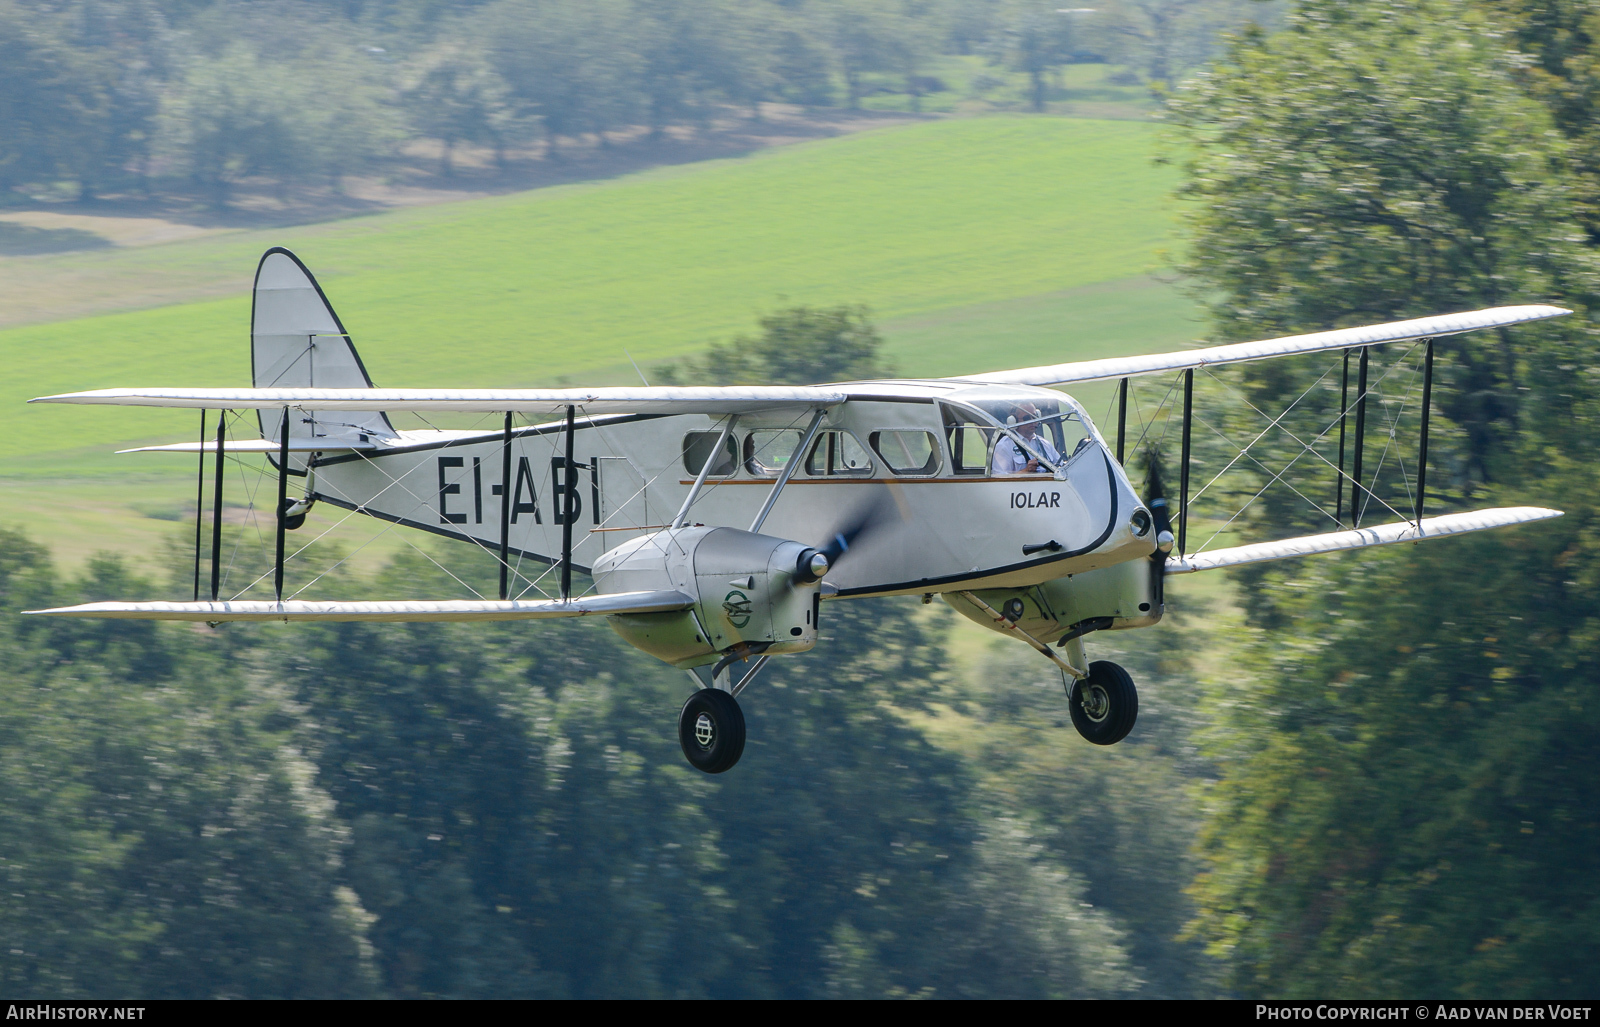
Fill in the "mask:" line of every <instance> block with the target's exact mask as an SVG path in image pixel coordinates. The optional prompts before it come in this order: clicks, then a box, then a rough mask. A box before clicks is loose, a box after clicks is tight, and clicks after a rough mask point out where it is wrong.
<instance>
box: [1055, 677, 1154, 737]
mask: <svg viewBox="0 0 1600 1027" xmlns="http://www.w3.org/2000/svg"><path fill="white" fill-rule="evenodd" d="M1068 706H1069V707H1070V708H1071V710H1072V726H1073V727H1075V728H1077V729H1078V734H1080V735H1082V736H1083V737H1084V740H1085V741H1088V742H1092V743H1093V744H1095V745H1115V744H1117V743H1118V742H1120V741H1122V740H1123V739H1124V738H1126V737H1128V732H1129V731H1132V730H1133V722H1134V721H1135V720H1137V719H1138V717H1139V693H1138V691H1137V690H1136V689H1135V688H1134V687H1133V677H1132V676H1131V675H1129V673H1128V672H1127V671H1125V670H1123V669H1122V668H1121V667H1119V666H1117V665H1116V664H1115V663H1112V662H1111V661H1109V660H1097V661H1095V662H1094V663H1091V664H1089V676H1088V677H1087V678H1085V679H1084V680H1082V681H1078V682H1074V683H1073V686H1072V695H1071V698H1070V699H1069V700H1068Z"/></svg>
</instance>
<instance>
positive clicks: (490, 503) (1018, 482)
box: [312, 382, 1154, 597]
mask: <svg viewBox="0 0 1600 1027" xmlns="http://www.w3.org/2000/svg"><path fill="white" fill-rule="evenodd" d="M840 388H841V389H842V390H843V391H846V392H848V393H849V395H850V397H851V398H850V399H849V400H848V401H846V402H844V403H842V404H839V405H837V406H834V407H832V408H830V409H828V410H827V411H826V413H825V415H824V417H823V419H822V421H821V423H820V424H819V426H818V430H817V433H816V436H815V439H816V440H817V441H815V442H813V443H812V444H811V445H809V446H808V447H807V452H806V453H800V454H798V455H795V456H793V457H792V459H794V460H797V461H801V466H798V467H797V469H796V470H795V471H794V472H793V476H792V478H791V479H790V480H789V482H788V483H787V485H786V486H785V487H784V489H783V491H782V492H781V494H780V495H779V497H778V499H777V502H776V504H775V505H774V506H773V508H772V511H771V513H770V515H769V516H768V517H767V518H766V520H765V523H764V524H763V525H762V527H761V529H760V530H761V532H762V533H763V534H765V535H771V536H777V537H779V538H789V539H794V540H796V541H799V542H803V543H806V544H808V545H814V546H819V547H820V546H824V545H826V544H828V543H829V542H830V541H831V540H833V539H834V538H835V536H836V535H838V534H840V533H841V532H853V533H854V534H855V538H854V540H853V544H852V545H851V547H850V551H849V554H848V558H846V559H841V560H839V561H838V566H837V567H835V568H834V569H833V570H831V571H830V572H829V574H828V575H827V581H828V584H829V585H831V586H833V587H836V588H837V589H838V594H839V596H840V597H849V596H872V595H897V594H915V593H928V592H950V591H957V590H963V589H984V588H1007V587H1026V586H1030V585H1036V584H1040V583H1042V582H1045V581H1048V580H1051V579H1054V578H1060V577H1064V576H1066V575H1069V574H1078V573H1081V572H1084V571H1088V570H1093V569H1096V568H1101V567H1107V566H1110V565H1112V564H1116V563H1121V562H1125V561H1129V560H1134V559H1138V558H1141V557H1145V556H1148V555H1149V554H1150V553H1151V552H1152V551H1153V550H1154V542H1153V540H1152V538H1151V536H1150V534H1149V533H1146V535H1145V536H1144V537H1139V536H1137V535H1136V534H1135V532H1134V529H1133V528H1132V527H1130V518H1131V517H1132V515H1133V514H1134V512H1135V511H1137V510H1139V509H1140V508H1141V506H1142V505H1143V504H1142V503H1141V502H1140V500H1139V497H1138V496H1137V494H1136V493H1135V492H1134V490H1133V488H1132V487H1131V486H1130V485H1129V482H1128V479H1127V477H1126V475H1125V474H1124V472H1123V469H1122V467H1121V466H1119V465H1118V464H1117V462H1116V460H1115V458H1114V457H1113V456H1112V454H1111V453H1110V451H1109V450H1108V448H1107V446H1106V445H1105V442H1104V440H1103V439H1102V438H1101V437H1100V435H1099V433H1098V432H1097V431H1096V430H1095V428H1094V426H1093V425H1092V424H1091V423H1090V422H1089V420H1088V418H1087V417H1086V416H1085V415H1084V414H1083V412H1082V410H1081V408H1079V407H1078V406H1077V404H1075V403H1073V402H1072V401H1071V400H1070V399H1068V398H1067V397H1064V396H1063V395H1062V394H1061V393H1057V392H1051V391H1048V390H1044V389H1031V388H1027V387H1017V386H979V385H971V384H964V383H960V382H949V383H945V382H865V383H851V384H849V385H846V386H841V387H840ZM1023 401H1032V402H1034V403H1035V404H1036V405H1039V406H1040V407H1041V408H1042V409H1047V410H1049V409H1055V410H1059V411H1061V412H1062V417H1061V418H1060V419H1059V420H1061V421H1064V422H1070V426H1071V427H1073V428H1075V429H1076V430H1077V431H1078V433H1079V437H1078V438H1076V439H1075V440H1074V439H1073V438H1071V436H1070V433H1068V435H1067V436H1066V437H1065V444H1064V445H1063V446H1062V452H1061V454H1060V456H1061V459H1060V462H1059V466H1058V467H1057V469H1056V470H1055V471H1054V472H1050V471H1044V472H1042V473H1032V474H1017V475H1007V476H997V475H995V474H994V473H993V467H992V463H991V462H992V460H993V449H994V446H995V445H996V444H997V443H998V442H999V440H1000V439H1001V438H1003V437H1006V429H1004V428H1001V427H999V425H1001V424H1004V423H1005V422H1004V421H998V420H996V421H995V422H994V424H993V425H992V426H991V427H987V428H981V427H974V426H973V425H972V424H971V423H968V425H967V426H966V427H965V428H964V429H963V428H961V427H959V426H957V425H955V424H954V423H953V422H954V421H956V420H960V419H962V418H967V419H968V420H969V422H972V421H977V420H979V418H980V416H981V415H982V413H984V412H985V411H988V412H990V416H991V417H998V416H1000V415H999V414H996V413H994V412H995V411H1003V410H1005V409H1007V408H1008V407H1011V406H1012V405H1014V404H1017V403H1019V402H1023ZM1051 404H1054V406H1053V407H1052V406H1050V405H1051ZM811 419H812V412H810V411H805V412H801V413H793V412H789V413H784V414H782V415H773V414H771V413H766V414H761V413H752V414H748V415H742V416H739V417H737V419H736V420H735V422H734V425H733V428H732V430H731V431H730V433H729V437H730V442H728V443H727V445H728V446H729V447H731V449H732V455H731V456H730V457H728V458H726V459H724V460H723V461H722V464H723V466H716V465H714V466H713V471H714V472H730V473H712V474H709V475H708V476H707V478H706V481H705V484H704V486H703V487H702V489H701V490H700V492H699V494H698V496H697V499H696V502H695V503H694V505H693V506H692V508H691V509H690V510H689V512H688V515H687V518H686V523H690V524H694V523H701V524H709V525H728V526H732V527H737V528H749V527H750V526H751V522H752V519H753V518H754V517H755V516H756V514H757V512H758V511H759V510H760V509H761V507H762V505H763V503H764V502H765V500H766V499H767V497H768V495H769V494H770V492H771V490H772V489H773V487H774V485H775V484H776V481H777V478H778V474H779V470H778V468H779V467H781V465H782V464H783V463H784V460H785V458H786V457H788V453H787V452H783V453H779V451H784V450H788V449H790V448H792V447H793V445H794V444H795V443H796V442H798V441H799V439H800V438H801V436H802V435H803V434H804V432H805V431H806V429H807V427H808V426H809V424H810V422H811ZM726 423H727V419H726V418H713V417H709V416H706V415H702V414H685V415H670V416H620V417H596V418H583V417H579V418H577V419H576V420H575V422H574V426H573V431H572V439H571V444H572V456H573V464H574V465H575V470H576V474H575V475H573V476H571V477H572V479H573V480H575V483H576V485H577V487H576V489H575V490H573V491H574V492H575V495H572V496H569V497H566V498H565V501H564V497H563V495H562V492H563V491H564V486H565V485H566V483H567V482H568V481H569V472H568V470H567V465H566V452H567V445H568V438H567V429H566V425H565V424H564V423H562V422H556V423H550V424H541V425H534V426H527V427H517V428H515V429H513V431H512V434H511V441H510V444H509V449H510V456H511V460H510V464H511V478H510V480H511V482H512V486H513V487H512V490H511V491H512V498H513V501H514V502H513V506H512V508H511V509H510V510H509V511H507V514H508V516H507V520H508V522H509V523H508V525H507V529H508V530H507V538H506V541H507V543H508V545H509V549H510V553H511V556H512V558H513V560H514V561H519V562H520V564H521V566H520V567H519V574H520V575H521V576H522V578H523V580H524V584H525V583H526V581H527V580H530V579H534V578H537V576H538V575H539V573H540V572H541V571H542V570H543V569H544V568H543V566H541V565H548V564H549V563H551V562H553V561H555V560H556V559H558V558H559V556H560V554H561V552H562V549H563V544H564V535H565V534H566V533H565V531H564V528H565V526H564V525H563V524H562V523H561V521H562V512H563V511H564V510H565V509H566V508H567V507H568V506H569V505H570V506H571V508H572V509H573V510H574V512H575V515H576V516H575V517H574V518H573V524H572V526H571V528H572V530H571V533H570V535H571V552H572V563H573V566H574V567H575V568H576V569H579V570H581V571H585V572H586V571H587V570H588V569H589V568H590V567H592V566H593V565H594V562H595V560H596V559H597V558H598V557H599V556H600V555H601V554H602V553H604V552H606V551H607V550H609V549H612V548H614V547H615V546H617V545H618V544H620V543H622V542H624V541H627V540H628V539H631V538H636V537H638V536H639V535H641V534H647V533H650V532H653V531H659V530H661V529H662V528H663V527H666V526H669V525H671V524H672V522H673V520H674V517H675V516H676V515H677V513H678V512H679V509H680V507H681V506H682V505H683V502H684V500H685V498H686V497H687V496H688V495H689V493H690V490H691V488H692V487H693V484H694V479H695V475H696V472H697V471H698V470H699V469H700V466H701V465H702V464H703V462H704V460H705V459H706V454H708V453H709V452H710V451H711V449H712V447H713V445H714V443H715V442H716V440H717V438H718V437H719V436H720V431H721V429H722V428H723V426H724V425H725V424H726ZM1055 430H1056V432H1057V438H1058V439H1060V438H1063V436H1062V434H1061V433H1062V430H1063V429H1062V428H1061V427H1060V426H1057V427H1056V429H1055ZM1013 431H1014V430H1013ZM694 433H701V434H699V435H695V434H694ZM829 433H844V434H835V435H834V436H833V445H834V448H835V450H836V451H837V454H838V457H837V462H835V463H830V459H829V457H828V455H827V451H826V445H827V443H826V441H824V440H825V439H826V438H827V436H828V434H829ZM1041 435H1042V436H1043V437H1048V435H1049V433H1048V431H1044V432H1041ZM958 437H959V441H958ZM1012 437H1013V438H1015V434H1014V433H1013V435H1012ZM695 439H698V442H696V441H695ZM374 441H377V442H379V443H380V448H378V449H376V450H370V451H364V452H357V453H346V454H327V455H324V456H322V457H321V458H318V459H316V460H315V461H314V466H313V471H314V479H313V482H312V488H313V491H314V494H315V496H316V498H318V499H319V500H321V501H324V502H329V503H333V504H336V505H340V506H344V507H348V508H352V509H359V510H361V511H362V512H364V513H368V514H371V515H374V516H377V517H381V518H384V519H387V520H393V521H396V522H399V523H401V524H405V525H408V526H411V527H416V528H421V529H424V530H427V531H431V532H435V533H438V534H441V535H446V536H449V537H453V538H458V539H463V540H467V541H471V542H474V543H476V544H478V545H481V546H483V547H484V548H485V549H487V550H490V551H494V552H497V551H498V549H499V546H500V542H501V503H502V497H501V495H500V491H501V489H500V483H501V476H502V473H503V467H504V460H505V450H506V445H505V441H504V437H503V434H502V432H500V431H487V432H485V431H464V432H463V431H456V432H406V433H403V434H402V435H401V436H400V437H399V438H395V439H388V440H383V439H378V440H374ZM908 441H909V442H910V443H911V444H912V445H911V446H908V445H906V444H905V443H906V442H908ZM961 443H964V445H965V449H966V452H965V453H957V452H956V447H957V446H958V445H959V444H961ZM915 445H926V446H929V447H931V448H932V449H933V452H932V453H930V454H929V462H926V463H924V464H922V465H919V466H916V467H910V468H908V466H907V465H908V464H909V463H914V462H916V460H921V459H922V457H921V454H922V452H923V451H922V450H918V451H917V453H918V455H917V456H916V457H915V459H913V458H912V455H911V449H912V448H913V447H914V446H915ZM979 449H982V452H981V453H980V452H978V450H979ZM769 451H770V452H769ZM846 451H848V452H849V453H850V454H853V459H854V465H853V466H850V465H849V461H848V460H847V459H846V457H845V453H846ZM885 454H887V456H885ZM958 458H959V462H958ZM930 464H931V465H930ZM892 465H898V466H899V467H900V470H898V471H897V470H895V469H894V466H892ZM863 524H866V525H867V527H866V528H865V530H861V526H862V525H863ZM1052 543H1053V544H1054V545H1053V547H1052V548H1044V549H1039V550H1036V551H1034V552H1032V553H1031V554H1028V555H1025V554H1024V553H1023V547H1024V546H1030V547H1031V546H1050V545H1051V544H1052Z"/></svg>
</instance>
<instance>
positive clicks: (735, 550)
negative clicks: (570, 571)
mask: <svg viewBox="0 0 1600 1027" xmlns="http://www.w3.org/2000/svg"><path fill="white" fill-rule="evenodd" d="M816 553H817V551H816V550H815V549H813V548H811V547H809V546H806V545H804V544H802V543H799V542H794V541H791V540H789V539H781V538H774V537H772V536H771V535H759V534H756V533H754V532H749V531H740V530H739V529H738V528H710V527H704V526H701V527H693V528H678V529H675V530H674V529H668V530H666V531H658V532H656V533H654V534H651V535H643V536H640V537H639V538H636V539H630V540H629V541H627V542H624V543H622V544H621V545H619V546H617V547H616V548H615V549H612V550H611V551H609V552H607V553H606V554H605V555H604V556H602V557H601V558H600V559H599V560H597V561H595V565H594V580H595V585H596V587H597V588H598V589H599V590H600V591H601V592H602V593H609V592H635V591H654V590H659V589H677V590H678V591H680V592H683V593H686V594H687V595H691V596H694V597H695V604H694V606H693V607H692V608H690V609H688V610H681V611H676V612H673V613H647V614H618V615H614V616H611V617H608V618H607V620H608V621H609V622H610V623H611V626H612V628H613V629H614V630H615V631H616V632H617V634H619V635H621V636H622V637H623V638H624V639H626V640H627V641H628V642H629V643H630V644H632V645H633V646H635V647H636V648H639V649H642V650H644V651H645V652H647V653H649V654H650V655H652V656H654V657H656V658H657V659H660V660H663V661H665V662H667V663H670V664H672V665H673V666H674V667H685V668H688V667H698V666H702V665H704V664H708V663H714V662H716V661H717V660H719V659H721V658H722V657H723V656H724V655H728V654H734V653H739V654H745V653H747V654H749V655H754V654H756V653H761V652H764V653H771V654H781V653H799V652H805V651H806V650H808V649H810V648H811V647H812V646H814V645H816V643H817V612H818V608H819V602H818V597H819V591H818V590H819V588H820V585H821V582H820V581H818V580H817V578H816V570H817V566H818V565H817V564H815V563H814V562H813V561H814V557H815V556H816ZM821 566H823V567H825V563H824V564H822V565H821Z"/></svg>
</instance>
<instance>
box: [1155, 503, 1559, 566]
mask: <svg viewBox="0 0 1600 1027" xmlns="http://www.w3.org/2000/svg"><path fill="white" fill-rule="evenodd" d="M1560 516H1561V511H1560V510H1549V509H1546V508H1545V507H1542V506H1508V507H1502V508H1500V509H1496V510H1476V511H1473V512H1472V513H1458V514H1445V515H1444V516H1442V517H1424V518H1423V519H1422V520H1421V521H1400V522H1399V523H1397V524H1380V525H1377V526H1376V527H1372V528H1355V529H1352V530H1350V531H1330V532H1328V533H1327V534H1326V535H1303V536H1301V537H1300V538H1286V539H1284V540H1283V541H1281V542H1257V543H1255V544H1254V545H1248V546H1235V547H1233V548H1232V549H1217V550H1213V551H1212V552H1209V553H1195V554H1193V555H1191V556H1186V557H1172V558H1170V559H1168V560H1167V573H1168V574H1193V573H1194V572H1196V571H1212V570H1216V569H1217V568H1218V567H1237V566H1239V565H1240V564H1245V563H1261V562H1263V561H1265V560H1282V559H1285V558H1286V557H1290V556H1310V555H1311V554H1313V553H1333V552H1337V551H1339V550H1341V549H1363V548H1365V547H1367V546H1387V545H1393V544H1395V543H1396V542H1420V541H1422V540H1423V539H1429V538H1443V537H1444V536H1446V535H1460V534H1463V533H1465V532H1468V531H1483V530H1484V529H1486V528H1503V527H1506V526H1507V525H1511V524H1526V523H1528V522H1530V521H1543V520H1547V519H1549V518H1551V517H1560Z"/></svg>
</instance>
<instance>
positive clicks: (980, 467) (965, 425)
mask: <svg viewBox="0 0 1600 1027" xmlns="http://www.w3.org/2000/svg"><path fill="white" fill-rule="evenodd" d="M994 434H995V430H994V429H993V428H990V427H985V426H980V425H979V424H978V423H977V422H976V421H974V420H973V419H972V418H971V417H968V416H967V415H965V414H962V413H959V412H958V411H955V410H952V409H950V408H949V407H946V408H945V410H944V437H945V441H946V442H948V443H949V444H950V465H951V470H952V471H954V472H955V473H956V474H988V473H989V443H990V441H991V440H992V437H993V435H994Z"/></svg>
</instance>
